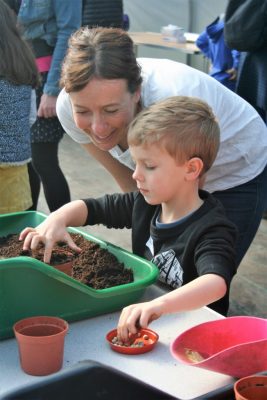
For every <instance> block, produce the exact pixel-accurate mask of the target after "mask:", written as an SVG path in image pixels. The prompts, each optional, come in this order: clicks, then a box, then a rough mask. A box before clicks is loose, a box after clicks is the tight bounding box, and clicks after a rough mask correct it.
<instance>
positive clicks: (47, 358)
mask: <svg viewBox="0 0 267 400" xmlns="http://www.w3.org/2000/svg"><path fill="white" fill-rule="evenodd" d="M13 330H14V333H15V336H16V339H17V342H18V347H19V356H20V363H21V368H22V369H23V370H24V372H26V373H27V374H30V375H38V376H41V375H49V374H52V373H54V372H56V371H59V370H60V369H61V367H62V362H63V353H64V339H65V335H66V333H67V331H68V323H67V322H66V321H64V320H63V319H61V318H57V317H46V316H38V317H31V318H25V319H22V320H20V321H18V322H16V323H15V325H14V326H13Z"/></svg>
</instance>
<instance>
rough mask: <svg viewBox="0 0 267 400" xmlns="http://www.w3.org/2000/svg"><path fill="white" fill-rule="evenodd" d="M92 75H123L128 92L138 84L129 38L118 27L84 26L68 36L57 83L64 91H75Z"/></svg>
mask: <svg viewBox="0 0 267 400" xmlns="http://www.w3.org/2000/svg"><path fill="white" fill-rule="evenodd" d="M92 78H100V79H126V81H127V84H128V90H129V91H130V93H134V92H135V91H136V90H137V89H138V87H139V86H140V85H141V82H142V78H141V69H140V67H139V65H138V63H137V61H136V57H135V54H134V47H133V41H132V39H131V38H130V36H129V35H128V34H127V33H126V32H125V31H123V30H122V29H116V28H93V29H89V28H87V27H84V28H80V29H79V30H78V31H76V32H75V33H74V34H73V35H72V36H71V38H70V40H69V49H68V51H67V54H66V57H65V60H64V63H63V67H62V74H61V82H60V83H61V86H62V87H64V88H65V90H66V92H67V93H70V92H78V91H79V90H82V89H83V88H84V87H85V86H86V85H87V83H88V82H89V81H90V80H91V79H92Z"/></svg>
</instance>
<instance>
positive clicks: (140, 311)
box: [117, 299, 163, 342]
mask: <svg viewBox="0 0 267 400" xmlns="http://www.w3.org/2000/svg"><path fill="white" fill-rule="evenodd" d="M162 313H163V311H162V304H161V301H159V300H158V299H157V300H152V301H149V302H146V303H139V304H132V305H130V306H128V307H125V308H124V309H123V310H122V313H121V315H120V318H119V322H118V326H117V334H118V337H119V338H120V339H121V340H122V341H123V342H127V341H128V340H129V336H130V334H135V333H137V332H138V330H139V328H147V326H148V324H149V323H150V322H152V321H154V320H155V319H158V318H159V317H160V316H161V315H162Z"/></svg>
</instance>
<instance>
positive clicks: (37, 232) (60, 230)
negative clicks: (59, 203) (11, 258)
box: [19, 213, 81, 263]
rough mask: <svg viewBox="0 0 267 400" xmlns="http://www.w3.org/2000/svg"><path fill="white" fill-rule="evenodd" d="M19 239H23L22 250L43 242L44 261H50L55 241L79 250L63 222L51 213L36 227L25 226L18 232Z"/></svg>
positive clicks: (33, 247)
mask: <svg viewBox="0 0 267 400" xmlns="http://www.w3.org/2000/svg"><path fill="white" fill-rule="evenodd" d="M19 239H20V240H24V243H23V250H29V249H32V250H34V249H36V248H37V246H38V244H39V243H43V244H44V245H45V251H44V262H45V263H49V262H50V259H51V254H52V250H53V247H54V245H55V243H57V242H60V241H61V242H65V243H67V244H68V246H69V247H70V248H71V249H72V250H74V251H76V252H80V251H81V249H80V248H79V247H78V246H76V244H75V243H74V241H73V240H72V238H71V236H70V234H69V233H68V231H67V228H66V226H65V224H64V223H63V222H62V221H61V220H60V218H59V217H58V216H56V215H54V214H53V213H52V214H51V215H50V216H49V217H47V219H46V220H45V221H44V222H42V223H41V224H40V225H38V226H37V227H36V228H29V227H28V228H25V229H24V230H23V231H22V232H21V233H20V237H19Z"/></svg>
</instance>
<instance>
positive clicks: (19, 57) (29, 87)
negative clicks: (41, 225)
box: [0, 0, 39, 214]
mask: <svg viewBox="0 0 267 400" xmlns="http://www.w3.org/2000/svg"><path fill="white" fill-rule="evenodd" d="M38 81H39V75H38V71H37V68H36V65H35V60H34V56H33V54H32V52H31V49H30V48H29V47H28V45H27V44H26V43H25V42H24V41H23V40H22V38H21V36H20V34H19V31H18V29H17V27H16V17H15V14H14V13H13V11H12V10H11V9H10V8H9V7H8V6H7V5H6V4H5V3H4V2H3V1H2V0H0V214H3V213H9V212H18V211H24V210H28V209H29V208H30V207H31V206H32V198H31V190H30V183H29V175H28V169H27V164H28V163H29V162H30V159H31V144H30V123H33V122H34V120H35V117H36V107H35V108H34V107H33V108H32V109H31V104H32V103H33V105H34V106H35V104H34V101H35V96H32V94H34V91H33V88H34V87H36V85H37V84H38ZM31 110H33V111H35V113H34V112H33V113H32V114H31ZM31 117H32V118H31Z"/></svg>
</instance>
